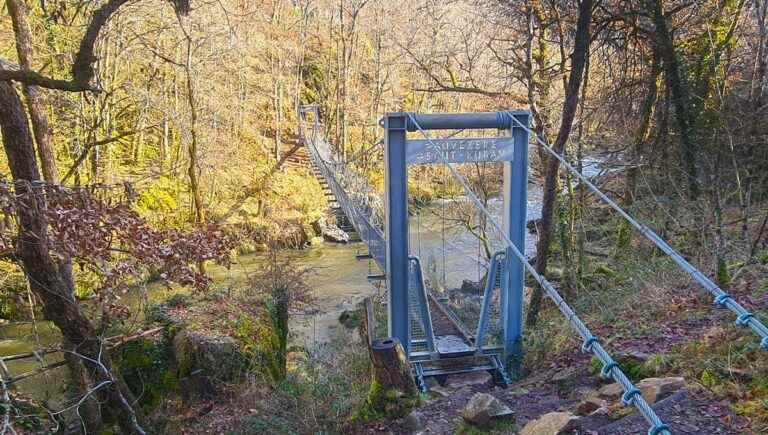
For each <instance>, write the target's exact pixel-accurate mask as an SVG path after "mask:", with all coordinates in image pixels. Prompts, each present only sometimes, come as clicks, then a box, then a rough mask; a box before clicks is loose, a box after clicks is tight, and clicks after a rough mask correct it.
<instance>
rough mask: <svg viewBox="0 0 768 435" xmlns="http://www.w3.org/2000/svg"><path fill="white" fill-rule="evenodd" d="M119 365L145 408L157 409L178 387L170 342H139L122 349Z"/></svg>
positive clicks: (132, 390)
mask: <svg viewBox="0 0 768 435" xmlns="http://www.w3.org/2000/svg"><path fill="white" fill-rule="evenodd" d="M115 363H116V365H117V367H118V369H119V370H120V373H121V374H122V375H123V378H124V379H125V382H126V384H127V385H128V388H129V389H130V390H131V392H133V394H135V395H136V397H141V406H142V408H144V409H153V408H155V407H156V406H157V405H158V404H160V402H161V401H162V400H163V398H164V397H165V396H166V395H167V394H168V393H169V392H171V391H174V390H176V389H177V388H178V378H177V377H176V374H175V372H174V370H173V355H172V352H171V348H170V344H169V342H168V341H167V340H165V339H161V340H151V339H140V340H135V341H131V342H129V343H126V344H124V345H123V346H121V347H120V350H119V352H118V354H117V357H116V362H115Z"/></svg>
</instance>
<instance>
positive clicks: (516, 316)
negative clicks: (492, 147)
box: [501, 112, 529, 378]
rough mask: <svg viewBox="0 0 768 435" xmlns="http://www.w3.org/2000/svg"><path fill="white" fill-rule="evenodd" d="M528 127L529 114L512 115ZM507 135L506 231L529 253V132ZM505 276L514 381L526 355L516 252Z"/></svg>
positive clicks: (507, 357) (507, 343)
mask: <svg viewBox="0 0 768 435" xmlns="http://www.w3.org/2000/svg"><path fill="white" fill-rule="evenodd" d="M510 114H511V115H512V116H514V117H515V118H516V119H517V120H518V121H520V123H521V124H523V125H525V126H528V123H529V115H528V113H527V112H510ZM512 124H513V126H512V127H510V129H509V130H507V134H509V135H510V136H512V137H513V138H514V143H515V149H514V157H513V159H512V161H511V162H504V210H503V227H504V232H505V233H506V234H507V236H508V237H509V238H510V240H511V241H512V243H513V244H514V245H515V247H517V249H518V250H519V251H520V252H522V253H523V254H524V253H525V229H526V221H527V217H526V206H527V200H528V132H527V131H526V130H524V129H523V128H520V127H519V126H517V124H516V123H514V122H513V123H512ZM506 254H507V255H506V261H507V267H506V268H505V270H504V274H503V275H502V282H501V289H502V291H501V308H502V311H501V312H502V323H503V331H504V364H505V365H506V367H507V370H508V371H509V374H510V375H511V376H512V377H513V378H517V377H519V374H520V365H521V362H522V356H523V345H522V339H523V291H524V282H525V269H524V268H523V265H522V264H521V263H520V261H518V259H517V257H516V256H515V254H514V253H513V252H512V249H510V248H508V249H507V253H506Z"/></svg>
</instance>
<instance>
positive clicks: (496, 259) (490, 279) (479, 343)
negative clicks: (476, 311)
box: [475, 252, 507, 354]
mask: <svg viewBox="0 0 768 435" xmlns="http://www.w3.org/2000/svg"><path fill="white" fill-rule="evenodd" d="M506 264H507V258H506V253H505V252H497V253H495V254H493V257H492V258H491V266H490V268H489V269H488V274H487V275H486V278H485V291H484V292H483V305H482V307H480V319H479V321H478V323H477V333H476V334H475V349H476V353H478V354H481V353H482V352H483V345H484V344H485V333H486V332H487V330H488V318H489V314H490V309H491V300H493V291H494V290H495V289H496V286H497V282H498V281H499V275H500V274H503V272H504V267H505V266H506Z"/></svg>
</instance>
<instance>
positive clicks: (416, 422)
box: [403, 411, 425, 432]
mask: <svg viewBox="0 0 768 435" xmlns="http://www.w3.org/2000/svg"><path fill="white" fill-rule="evenodd" d="M403 426H404V427H405V428H406V429H408V431H409V432H421V431H422V430H424V429H425V426H424V416H423V415H422V414H421V413H419V412H417V411H413V412H411V413H410V414H408V415H407V416H406V417H405V418H404V419H403Z"/></svg>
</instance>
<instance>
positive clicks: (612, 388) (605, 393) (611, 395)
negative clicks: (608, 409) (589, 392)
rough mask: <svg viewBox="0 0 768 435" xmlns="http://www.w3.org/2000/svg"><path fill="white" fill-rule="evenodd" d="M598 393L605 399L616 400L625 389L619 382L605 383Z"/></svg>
mask: <svg viewBox="0 0 768 435" xmlns="http://www.w3.org/2000/svg"><path fill="white" fill-rule="evenodd" d="M597 394H598V395H599V396H600V397H602V398H603V399H607V400H616V399H618V398H619V397H621V395H622V394H624V389H623V388H621V385H619V384H618V383H617V382H614V383H612V384H608V385H604V386H603V387H602V388H600V390H599V391H598V392H597Z"/></svg>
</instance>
